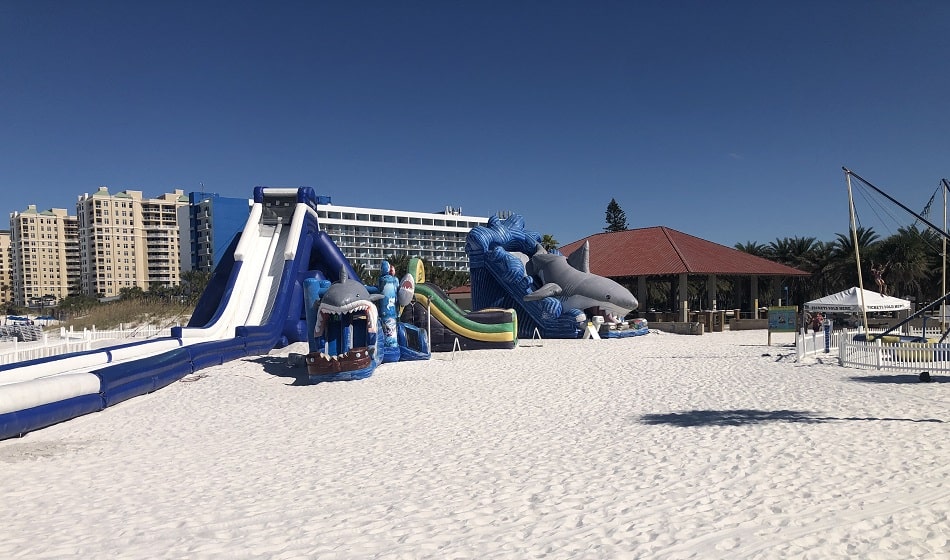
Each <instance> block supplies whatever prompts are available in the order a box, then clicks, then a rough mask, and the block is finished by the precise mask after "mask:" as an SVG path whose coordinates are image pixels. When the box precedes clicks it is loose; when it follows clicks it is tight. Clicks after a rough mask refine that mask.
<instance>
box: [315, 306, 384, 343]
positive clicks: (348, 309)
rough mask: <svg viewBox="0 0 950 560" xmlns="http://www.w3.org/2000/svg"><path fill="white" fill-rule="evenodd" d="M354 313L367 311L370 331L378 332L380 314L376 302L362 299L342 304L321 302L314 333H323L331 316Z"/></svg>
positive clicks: (317, 334)
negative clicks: (377, 324)
mask: <svg viewBox="0 0 950 560" xmlns="http://www.w3.org/2000/svg"><path fill="white" fill-rule="evenodd" d="M352 313H365V314H366V319H367V322H368V323H369V324H368V326H367V327H368V329H369V332H376V320H377V317H378V316H379V312H378V310H377V309H376V304H374V303H373V302H371V301H369V300H365V299H360V300H356V301H352V302H350V303H347V304H345V305H340V306H337V305H332V304H329V303H324V302H321V303H320V307H319V308H318V309H317V321H316V324H315V325H314V327H313V333H314V335H315V336H322V335H323V333H324V331H325V330H326V326H327V323H328V322H329V320H330V317H331V316H337V317H339V316H343V315H349V314H352Z"/></svg>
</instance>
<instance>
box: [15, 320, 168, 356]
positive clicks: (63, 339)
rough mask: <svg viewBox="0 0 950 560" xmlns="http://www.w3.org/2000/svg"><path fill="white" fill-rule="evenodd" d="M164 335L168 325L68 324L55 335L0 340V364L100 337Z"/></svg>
mask: <svg viewBox="0 0 950 560" xmlns="http://www.w3.org/2000/svg"><path fill="white" fill-rule="evenodd" d="M166 336H171V328H170V327H165V328H159V327H155V326H151V325H146V326H141V327H135V328H131V327H129V328H125V327H124V326H122V325H120V328H119V329H115V330H97V329H96V327H95V326H93V327H92V328H91V329H83V330H82V331H74V330H73V329H72V327H70V328H69V329H66V328H65V327H60V329H59V336H58V337H57V336H56V335H52V336H51V335H50V333H48V332H44V333H43V336H42V339H41V340H35V341H30V342H18V341H16V340H12V341H9V342H0V365H6V364H12V363H16V362H24V361H27V360H35V359H37V358H46V357H49V356H59V355H61V354H68V353H69V352H80V351H83V350H92V349H93V348H98V347H99V346H101V345H102V344H100V342H101V341H109V342H110V344H109V345H110V346H111V345H114V344H121V343H122V342H123V341H127V342H131V341H133V340H138V339H141V340H144V339H149V338H155V337H166Z"/></svg>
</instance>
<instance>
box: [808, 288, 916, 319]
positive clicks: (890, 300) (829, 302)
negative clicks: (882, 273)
mask: <svg viewBox="0 0 950 560" xmlns="http://www.w3.org/2000/svg"><path fill="white" fill-rule="evenodd" d="M904 309H910V302H909V301H907V300H906V299H901V298H896V297H893V296H882V295H881V294H879V293H877V292H875V291H871V290H864V309H863V310H862V308H861V289H860V288H858V287H854V288H848V289H847V290H844V291H841V292H838V293H836V294H831V295H829V296H825V297H823V298H818V299H815V300H812V301H809V302H808V303H806V304H805V311H813V312H814V311H821V312H823V313H860V312H861V311H866V312H867V313H879V312H882V311H901V310H904Z"/></svg>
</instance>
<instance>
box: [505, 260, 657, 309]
mask: <svg viewBox="0 0 950 560" xmlns="http://www.w3.org/2000/svg"><path fill="white" fill-rule="evenodd" d="M525 271H526V272H527V273H528V274H530V275H531V276H534V277H535V278H537V279H539V280H540V281H541V283H542V284H543V285H542V286H541V287H540V288H538V289H537V290H535V291H534V292H532V293H530V294H528V295H526V296H525V297H524V299H525V301H534V300H538V299H541V298H545V297H549V296H553V297H557V298H558V299H560V300H561V305H562V306H563V308H564V309H581V310H584V309H587V308H590V307H599V308H600V309H602V310H603V311H605V312H607V313H609V314H610V315H612V316H614V317H616V318H618V319H623V318H624V316H626V315H627V313H630V312H631V311H633V310H634V309H636V308H637V305H639V303H638V302H637V298H635V297H634V296H633V294H631V293H630V290H628V289H626V288H624V287H623V286H621V285H620V284H618V283H616V282H614V281H613V280H611V279H610V278H605V277H603V276H598V275H596V274H591V272H590V244H589V243H587V242H585V243H584V245H583V246H581V247H579V248H578V249H577V250H576V251H574V252H573V253H571V254H570V256H568V257H564V256H562V255H555V254H552V253H548V252H547V251H545V250H544V248H543V247H542V246H541V245H540V244H538V246H537V251H536V252H535V253H534V255H532V256H531V257H530V259H529V260H528V262H527V263H526V265H525Z"/></svg>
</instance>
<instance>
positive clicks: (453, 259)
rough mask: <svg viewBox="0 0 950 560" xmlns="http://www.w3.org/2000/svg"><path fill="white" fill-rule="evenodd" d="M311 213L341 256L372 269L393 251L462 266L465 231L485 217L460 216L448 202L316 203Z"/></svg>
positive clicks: (438, 263) (465, 265)
mask: <svg viewBox="0 0 950 560" xmlns="http://www.w3.org/2000/svg"><path fill="white" fill-rule="evenodd" d="M317 215H318V217H319V223H320V229H322V230H323V231H326V232H327V234H329V235H330V238H331V239H333V241H334V243H336V244H337V246H338V247H339V248H340V250H341V251H343V254H344V255H346V257H347V259H349V261H350V262H351V263H353V264H363V265H364V266H365V267H366V269H367V270H378V269H379V266H380V263H381V262H382V261H383V260H385V259H386V257H389V256H390V255H393V256H408V257H420V258H423V259H425V260H426V262H428V263H430V264H432V265H434V266H439V267H442V268H446V269H449V270H464V271H467V270H468V256H467V255H466V254H465V240H466V238H467V237H468V232H469V231H470V230H471V229H472V228H474V227H475V226H479V225H485V224H487V223H488V218H483V217H479V216H465V215H463V214H462V209H461V208H453V207H450V206H447V207H446V208H445V210H444V211H442V212H438V213H430V212H405V211H401V210H383V209H380V208H361V207H356V206H338V205H336V204H318V205H317Z"/></svg>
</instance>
